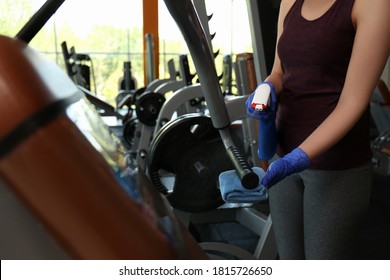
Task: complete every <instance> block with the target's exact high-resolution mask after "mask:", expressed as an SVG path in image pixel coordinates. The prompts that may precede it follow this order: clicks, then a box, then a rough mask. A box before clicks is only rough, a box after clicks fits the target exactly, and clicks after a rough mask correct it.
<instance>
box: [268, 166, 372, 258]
mask: <svg viewBox="0 0 390 280" xmlns="http://www.w3.org/2000/svg"><path fill="white" fill-rule="evenodd" d="M371 172H372V171H371V164H365V165H364V166H361V167H358V168H354V169H348V170H342V171H325V170H305V171H303V172H301V173H298V174H293V175H290V176H288V177H286V178H285V179H284V180H282V181H281V182H279V183H278V184H276V185H275V186H273V187H272V188H271V189H270V190H269V202H270V211H271V218H272V225H273V228H274V232H275V238H276V243H277V247H278V250H279V257H280V259H316V260H318V259H328V260H329V259H353V258H354V253H355V251H354V250H356V248H357V247H358V243H357V242H358V241H359V240H358V237H359V230H360V229H361V227H362V224H363V223H364V221H365V220H366V218H367V212H368V207H369V202H370V194H371V185H372V173H371Z"/></svg>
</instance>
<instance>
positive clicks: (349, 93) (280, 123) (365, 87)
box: [247, 0, 390, 259]
mask: <svg viewBox="0 0 390 280" xmlns="http://www.w3.org/2000/svg"><path fill="white" fill-rule="evenodd" d="M389 11H390V1H389V0H375V1H368V0H283V1H282V3H281V7H280V14H279V23H278V41H277V53H276V55H275V62H274V66H273V69H272V72H271V74H270V75H269V76H268V77H267V79H266V82H267V83H268V84H269V85H270V89H272V90H274V94H275V93H276V95H277V99H278V109H277V114H276V125H277V139H278V155H279V156H280V158H278V159H277V160H275V161H274V162H273V163H272V164H271V165H270V167H269V168H268V170H267V172H266V175H265V176H264V177H263V178H262V184H263V185H265V186H267V187H268V188H269V201H270V209H271V216H272V220H273V226H274V231H275V237H276V241H277V246H278V250H279V255H280V258H281V259H351V258H354V249H355V248H356V247H357V243H356V242H357V238H356V237H357V236H358V234H357V233H358V229H359V227H360V226H361V223H362V222H363V221H364V218H365V217H366V213H367V210H368V206H369V201H370V191H371V166H370V162H371V149H370V142H369V140H370V139H369V130H368V129H369V112H368V105H369V101H370V98H371V94H372V92H373V90H374V88H375V85H376V83H377V81H378V79H379V78H380V75H381V73H382V71H383V68H384V65H385V63H386V61H387V59H388V57H389V51H390V13H389ZM252 98H253V94H252V95H251V96H250V98H249V99H248V104H250V103H251V101H250V100H251V99H252ZM247 111H248V115H249V116H250V117H255V118H258V119H262V118H264V117H265V116H266V115H267V114H270V115H271V116H272V115H274V113H273V112H267V111H263V112H255V111H253V109H251V108H250V106H247Z"/></svg>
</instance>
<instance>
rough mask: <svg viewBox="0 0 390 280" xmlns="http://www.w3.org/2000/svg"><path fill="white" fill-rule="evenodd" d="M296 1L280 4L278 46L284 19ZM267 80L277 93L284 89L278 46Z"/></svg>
mask: <svg viewBox="0 0 390 280" xmlns="http://www.w3.org/2000/svg"><path fill="white" fill-rule="evenodd" d="M294 2H295V0H282V2H281V4H280V10H279V18H278V35H277V41H276V46H277V45H278V42H279V38H280V36H281V35H282V32H283V23H284V19H285V18H286V15H287V13H288V11H289V10H290V8H291V6H292V5H293V4H294ZM265 81H267V82H270V83H272V84H273V85H274V87H275V92H276V93H277V94H278V93H279V92H280V91H281V90H282V86H283V71H282V66H281V65H280V60H279V56H278V51H277V47H276V49H275V59H274V64H273V67H272V71H271V74H270V75H269V76H268V77H267V78H266V79H265Z"/></svg>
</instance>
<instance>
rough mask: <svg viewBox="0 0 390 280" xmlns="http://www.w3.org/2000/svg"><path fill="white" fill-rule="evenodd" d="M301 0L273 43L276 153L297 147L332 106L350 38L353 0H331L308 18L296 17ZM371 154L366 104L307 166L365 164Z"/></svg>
mask: <svg viewBox="0 0 390 280" xmlns="http://www.w3.org/2000/svg"><path fill="white" fill-rule="evenodd" d="M303 1H304V0H296V2H295V3H294V4H293V6H292V7H291V9H290V11H289V12H288V13H287V15H286V18H285V21H284V30H283V33H282V35H281V37H280V39H279V42H278V54H279V57H280V61H281V65H282V69H283V73H284V83H283V90H282V92H281V94H280V98H279V106H278V113H277V129H278V141H279V150H278V154H279V155H281V156H283V155H284V154H286V153H289V152H291V151H292V150H293V149H294V148H296V147H297V146H299V145H300V144H301V143H302V142H303V141H304V140H305V139H306V138H307V137H308V136H309V135H310V134H311V133H312V132H313V131H314V130H315V129H316V128H317V127H318V126H319V125H320V124H321V123H322V122H323V121H324V120H325V118H326V117H327V116H328V115H329V114H330V113H331V112H332V111H333V109H334V108H335V107H336V105H337V102H338V100H339V97H340V94H341V91H342V89H343V86H344V81H345V76H346V73H347V69H348V64H349V60H350V57H351V52H352V46H353V42H354V38H355V29H354V26H353V23H352V19H351V12H352V7H353V4H354V0H336V2H335V3H334V4H333V5H332V6H331V7H330V8H329V9H328V10H327V11H326V12H325V13H324V14H323V15H322V16H320V17H319V18H317V19H314V20H307V19H305V18H304V17H303V16H302V14H301V8H302V4H303ZM345 114H348V112H345ZM371 156H372V155H371V148H370V139H369V111H368V108H367V110H366V112H365V113H364V114H363V116H362V117H361V118H360V120H359V121H358V122H357V123H356V125H355V126H354V127H353V128H352V130H351V131H350V132H349V133H348V134H347V135H346V136H345V137H344V138H343V139H342V140H340V141H339V142H338V143H337V144H336V145H334V146H333V147H332V148H331V149H329V150H328V151H327V152H325V153H324V154H322V155H321V156H319V157H317V158H315V159H313V160H312V162H311V165H310V168H312V169H324V170H340V169H347V168H353V167H357V166H359V165H362V164H364V163H367V162H368V161H369V160H370V159H371Z"/></svg>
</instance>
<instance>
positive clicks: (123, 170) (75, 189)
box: [0, 0, 207, 260]
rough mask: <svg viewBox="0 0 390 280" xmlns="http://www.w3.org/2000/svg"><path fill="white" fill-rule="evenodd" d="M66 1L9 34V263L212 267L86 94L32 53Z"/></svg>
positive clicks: (5, 54)
mask: <svg viewBox="0 0 390 280" xmlns="http://www.w3.org/2000/svg"><path fill="white" fill-rule="evenodd" d="M63 2H64V0H62V1H58V0H56V1H55V0H48V1H46V2H45V4H44V5H43V6H42V7H41V8H40V9H39V10H38V11H37V13H36V14H35V15H34V16H33V17H32V18H31V19H30V20H29V21H28V22H27V24H26V25H25V26H24V27H23V29H22V30H21V31H20V32H19V33H18V34H17V35H16V37H15V38H9V37H6V36H0V64H1V67H0V72H1V73H0V80H1V82H0V88H1V90H0V95H1V99H2V102H1V103H0V114H1V118H2V126H1V127H0V159H1V161H0V192H1V195H0V201H1V203H0V204H1V205H2V207H3V208H2V210H3V211H1V213H0V220H1V223H2V228H1V230H0V244H1V248H2V249H1V251H0V255H1V259H104V260H107V259H116V260H117V259H206V258H207V255H206V254H205V253H204V252H203V251H202V249H201V248H200V247H199V246H198V244H197V243H196V242H195V241H194V240H193V238H192V237H191V236H190V234H189V233H188V231H187V230H186V229H184V228H183V226H182V225H181V224H180V222H179V221H178V220H177V219H176V218H175V217H174V215H173V213H172V211H171V208H170V206H169V205H168V204H167V202H166V200H165V199H164V197H162V196H161V195H160V194H159V193H157V192H156V191H155V189H154V188H153V187H152V186H151V185H150V181H149V180H148V179H147V177H146V176H145V175H143V173H142V172H138V170H137V168H136V166H135V165H134V162H132V161H131V157H129V156H128V154H127V152H126V150H125V149H124V147H123V146H122V144H121V143H120V141H118V139H117V138H116V137H115V136H114V135H113V134H111V133H110V132H109V130H108V129H107V127H106V126H105V125H104V123H103V121H102V119H101V117H100V116H99V115H98V114H97V112H96V111H95V109H94V108H93V106H91V104H90V102H89V101H88V100H87V99H86V97H85V96H84V94H83V93H82V92H81V90H80V89H79V88H78V87H77V86H76V85H75V84H74V82H73V81H72V80H71V79H70V78H69V77H68V76H67V75H66V74H65V73H64V72H63V71H62V69H60V68H59V67H58V66H57V65H55V64H54V63H51V62H49V61H48V60H47V59H46V58H45V57H44V56H43V55H42V54H40V53H38V52H37V51H35V50H33V49H32V48H31V47H29V46H28V43H29V42H30V40H31V39H32V38H33V37H34V36H35V34H36V33H37V32H39V30H40V29H41V28H42V26H43V25H44V24H45V23H46V22H47V20H48V19H49V18H50V17H51V16H52V15H53V14H54V13H55V11H56V10H57V9H58V8H59V7H60V5H61V4H62V3H63ZM15 112H18V114H17V117H15Z"/></svg>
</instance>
